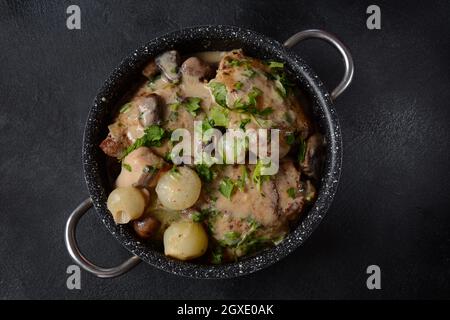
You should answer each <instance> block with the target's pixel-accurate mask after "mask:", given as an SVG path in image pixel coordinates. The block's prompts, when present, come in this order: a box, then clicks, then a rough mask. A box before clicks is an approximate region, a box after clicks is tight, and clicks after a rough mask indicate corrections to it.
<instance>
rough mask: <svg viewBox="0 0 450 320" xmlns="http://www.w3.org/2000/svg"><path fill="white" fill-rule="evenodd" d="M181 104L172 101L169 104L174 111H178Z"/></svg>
mask: <svg viewBox="0 0 450 320" xmlns="http://www.w3.org/2000/svg"><path fill="white" fill-rule="evenodd" d="M180 105H181V103H179V102H174V103H171V104H169V109H170V110H172V111H177V110H178V108H179V107H180Z"/></svg>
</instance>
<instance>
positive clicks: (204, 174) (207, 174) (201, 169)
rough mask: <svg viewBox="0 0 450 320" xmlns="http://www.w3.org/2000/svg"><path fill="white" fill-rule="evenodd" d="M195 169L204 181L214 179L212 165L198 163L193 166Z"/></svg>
mask: <svg viewBox="0 0 450 320" xmlns="http://www.w3.org/2000/svg"><path fill="white" fill-rule="evenodd" d="M195 171H197V174H198V175H199V177H200V178H201V179H202V180H203V181H205V182H211V181H212V180H213V179H214V171H213V170H212V167H208V166H207V165H206V164H199V165H197V166H195Z"/></svg>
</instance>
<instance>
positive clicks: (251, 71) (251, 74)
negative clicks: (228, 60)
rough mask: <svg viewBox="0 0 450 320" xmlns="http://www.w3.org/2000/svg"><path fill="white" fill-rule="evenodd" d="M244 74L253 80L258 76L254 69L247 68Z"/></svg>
mask: <svg viewBox="0 0 450 320" xmlns="http://www.w3.org/2000/svg"><path fill="white" fill-rule="evenodd" d="M242 74H243V75H244V76H246V77H248V78H253V77H254V76H256V71H255V70H254V69H253V68H250V67H248V66H247V68H246V69H245V70H244V72H242Z"/></svg>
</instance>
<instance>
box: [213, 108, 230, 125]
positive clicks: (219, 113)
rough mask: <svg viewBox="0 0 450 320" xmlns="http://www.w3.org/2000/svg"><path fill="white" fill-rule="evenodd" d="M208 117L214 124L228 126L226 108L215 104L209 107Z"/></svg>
mask: <svg viewBox="0 0 450 320" xmlns="http://www.w3.org/2000/svg"><path fill="white" fill-rule="evenodd" d="M209 118H210V119H211V120H212V121H213V122H214V126H218V127H227V126H228V122H229V119H228V110H227V109H225V108H223V107H221V106H215V107H213V108H212V109H211V112H210V114H209Z"/></svg>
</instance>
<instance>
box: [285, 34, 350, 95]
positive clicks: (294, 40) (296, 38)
mask: <svg viewBox="0 0 450 320" xmlns="http://www.w3.org/2000/svg"><path fill="white" fill-rule="evenodd" d="M306 39H322V40H325V41H327V42H328V43H330V44H332V45H333V46H334V47H335V48H336V49H337V50H338V51H339V53H340V54H341V55H342V57H343V58H344V64H345V72H344V77H343V78H342V80H341V82H340V83H339V85H338V86H337V87H336V88H335V89H334V90H333V91H332V92H331V99H332V100H336V98H337V97H339V96H340V95H341V94H342V93H343V92H344V91H345V89H347V87H348V86H349V85H350V83H351V82H352V79H353V73H354V69H355V66H354V64H353V58H352V55H351V53H350V51H349V50H348V49H347V47H346V46H345V45H344V44H343V43H342V42H341V41H340V40H339V39H338V38H337V37H336V36H335V35H333V34H331V33H328V32H326V31H323V30H317V29H311V30H305V31H300V32H298V33H296V34H294V35H293V36H292V37H290V38H289V39H287V40H286V41H285V42H284V45H285V46H286V47H288V48H292V47H293V46H295V45H296V44H298V43H299V42H301V41H303V40H306Z"/></svg>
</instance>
